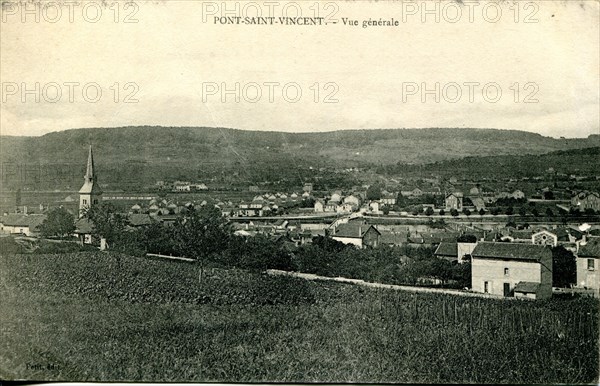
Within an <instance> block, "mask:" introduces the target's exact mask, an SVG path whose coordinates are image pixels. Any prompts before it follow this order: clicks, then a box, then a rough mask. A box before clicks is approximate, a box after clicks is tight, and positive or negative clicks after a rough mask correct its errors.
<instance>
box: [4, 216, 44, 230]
mask: <svg viewBox="0 0 600 386" xmlns="http://www.w3.org/2000/svg"><path fill="white" fill-rule="evenodd" d="M46 217H47V216H46V215H45V214H20V213H11V214H8V215H6V216H2V217H0V223H1V224H4V225H7V226H15V227H16V226H21V227H29V229H30V230H35V229H37V227H39V226H40V225H42V223H43V222H44V220H45V219H46Z"/></svg>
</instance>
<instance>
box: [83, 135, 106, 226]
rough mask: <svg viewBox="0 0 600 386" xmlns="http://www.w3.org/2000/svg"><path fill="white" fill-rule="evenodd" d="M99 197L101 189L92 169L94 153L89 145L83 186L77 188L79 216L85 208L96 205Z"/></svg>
mask: <svg viewBox="0 0 600 386" xmlns="http://www.w3.org/2000/svg"><path fill="white" fill-rule="evenodd" d="M101 199H102V190H101V189H100V186H99V185H98V180H97V176H96V172H95V171H94V154H93V153H92V146H91V145H90V150H89V153H88V161H87V168H86V172H85V176H84V177H83V186H82V187H81V189H79V217H81V216H82V215H83V213H84V211H85V210H86V209H89V208H91V207H93V206H96V205H98V204H99V203H100V200H101Z"/></svg>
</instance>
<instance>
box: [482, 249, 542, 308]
mask: <svg viewBox="0 0 600 386" xmlns="http://www.w3.org/2000/svg"><path fill="white" fill-rule="evenodd" d="M471 256H472V265H471V270H472V271H471V272H472V273H471V288H472V290H473V291H474V292H481V293H488V294H492V295H499V296H505V297H511V296H514V297H521V298H529V299H548V298H550V297H552V251H551V250H550V248H549V247H548V246H543V245H535V244H513V243H502V242H497V243H489V242H481V243H478V244H477V246H476V247H475V249H473V252H472V253H471Z"/></svg>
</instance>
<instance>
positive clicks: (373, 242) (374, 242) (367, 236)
mask: <svg viewBox="0 0 600 386" xmlns="http://www.w3.org/2000/svg"><path fill="white" fill-rule="evenodd" d="M380 236H381V233H380V232H379V231H378V230H377V228H375V227H374V226H373V225H370V224H366V223H364V222H362V221H350V222H348V223H346V224H340V225H339V226H337V227H336V228H335V229H334V232H333V234H332V235H331V238H332V239H334V240H336V241H339V242H342V243H344V244H352V245H355V246H357V247H359V248H366V247H372V248H377V247H378V246H379V237H380Z"/></svg>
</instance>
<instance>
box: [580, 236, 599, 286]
mask: <svg viewBox="0 0 600 386" xmlns="http://www.w3.org/2000/svg"><path fill="white" fill-rule="evenodd" d="M599 269H600V238H598V237H592V238H590V239H589V240H586V241H583V240H582V241H581V243H580V244H579V251H578V252H577V286H578V287H580V288H591V289H595V290H600V275H599V274H598V270H599Z"/></svg>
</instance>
